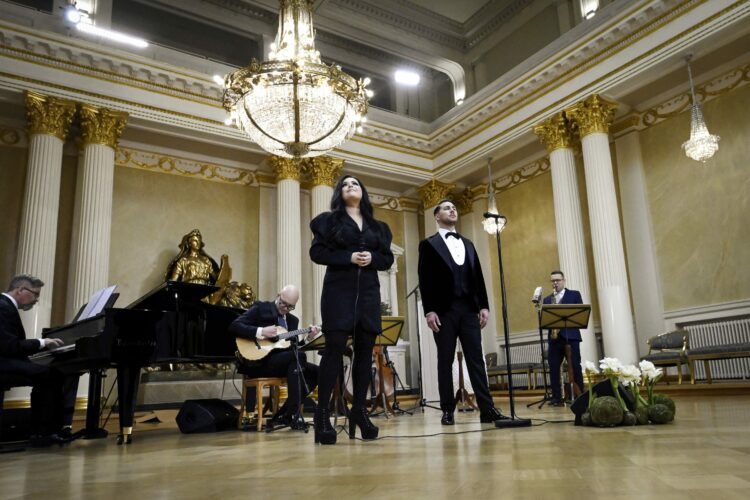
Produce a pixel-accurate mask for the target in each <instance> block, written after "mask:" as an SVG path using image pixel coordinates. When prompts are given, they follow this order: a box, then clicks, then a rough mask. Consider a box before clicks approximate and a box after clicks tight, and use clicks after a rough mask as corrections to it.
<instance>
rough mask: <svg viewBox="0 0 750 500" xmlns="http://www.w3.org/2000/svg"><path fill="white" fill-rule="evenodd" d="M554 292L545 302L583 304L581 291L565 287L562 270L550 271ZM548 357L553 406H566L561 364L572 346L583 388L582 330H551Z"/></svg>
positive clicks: (575, 374)
mask: <svg viewBox="0 0 750 500" xmlns="http://www.w3.org/2000/svg"><path fill="white" fill-rule="evenodd" d="M550 281H551V282H552V293H551V294H550V295H548V296H547V297H545V298H544V303H545V304H583V299H582V298H581V292H579V291H578V290H568V289H567V288H565V275H564V274H563V272H562V271H552V272H551V273H550ZM547 342H548V344H547V359H548V361H549V369H550V383H551V384H552V401H551V402H550V404H551V405H552V406H564V405H565V403H564V402H563V399H562V392H561V390H560V365H561V364H562V360H563V359H564V358H565V346H566V345H569V346H570V355H571V364H572V365H573V366H572V368H573V380H574V381H575V383H576V384H578V387H579V388H583V371H582V370H581V330H579V329H578V328H562V329H553V330H549V334H548V337H547Z"/></svg>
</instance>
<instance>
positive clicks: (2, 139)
mask: <svg viewBox="0 0 750 500" xmlns="http://www.w3.org/2000/svg"><path fill="white" fill-rule="evenodd" d="M21 133H22V131H19V130H18V129H15V128H11V127H0V144H2V145H3V146H15V145H17V144H18V143H19V142H21Z"/></svg>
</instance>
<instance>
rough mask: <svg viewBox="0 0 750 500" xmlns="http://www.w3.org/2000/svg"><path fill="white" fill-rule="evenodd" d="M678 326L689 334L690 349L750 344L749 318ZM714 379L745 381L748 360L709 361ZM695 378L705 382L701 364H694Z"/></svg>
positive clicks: (704, 373)
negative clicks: (742, 343)
mask: <svg viewBox="0 0 750 500" xmlns="http://www.w3.org/2000/svg"><path fill="white" fill-rule="evenodd" d="M678 326H680V327H682V328H684V329H685V330H687V331H689V332H690V347H705V346H709V345H720V344H738V343H741V342H750V316H748V317H741V318H732V319H726V318H722V319H720V320H711V321H702V322H698V323H683V324H679V325H678ZM709 363H711V365H710V366H711V377H712V378H714V379H746V378H748V376H750V359H747V358H744V359H722V360H717V361H709ZM695 378H696V379H697V380H705V379H706V372H705V370H704V369H703V362H702V361H701V362H698V363H696V364H695Z"/></svg>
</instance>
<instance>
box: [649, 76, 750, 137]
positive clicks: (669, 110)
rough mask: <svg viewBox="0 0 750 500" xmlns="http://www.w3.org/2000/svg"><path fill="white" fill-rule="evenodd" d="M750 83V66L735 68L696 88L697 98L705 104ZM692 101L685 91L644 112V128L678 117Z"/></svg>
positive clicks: (688, 93) (688, 92) (688, 107)
mask: <svg viewBox="0 0 750 500" xmlns="http://www.w3.org/2000/svg"><path fill="white" fill-rule="evenodd" d="M748 83H750V64H746V65H745V66H741V67H739V68H735V69H733V70H731V71H729V72H727V73H724V74H723V75H721V76H718V77H716V78H714V79H713V80H711V81H709V82H707V83H705V84H703V85H701V86H699V87H696V89H695V97H696V98H697V99H698V102H701V103H703V102H706V101H710V100H713V99H716V98H717V97H720V96H722V95H724V94H727V93H729V92H731V91H733V90H735V89H738V88H740V87H744V86H745V85H747V84H748ZM690 101H691V99H690V91H685V92H683V93H681V94H679V95H677V96H675V97H673V98H672V99H669V100H668V101H665V102H663V103H661V104H657V105H656V106H654V107H652V108H650V109H648V110H646V111H644V112H643V113H642V114H641V123H642V125H643V126H644V127H650V126H652V125H655V124H657V123H659V122H663V121H664V120H666V119H668V118H672V117H673V116H677V115H679V114H680V113H682V112H683V111H685V110H687V109H690V105H691V104H692V103H691V102H690Z"/></svg>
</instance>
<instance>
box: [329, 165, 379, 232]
mask: <svg viewBox="0 0 750 500" xmlns="http://www.w3.org/2000/svg"><path fill="white" fill-rule="evenodd" d="M350 178H351V179H354V180H355V181H357V182H358V183H359V188H360V189H361V190H362V199H361V200H359V211H360V213H361V214H362V218H363V219H364V220H365V221H366V222H367V225H369V226H370V227H371V228H372V229H373V230H374V231H375V232H376V233H378V234H380V233H381V231H380V224H379V223H378V222H377V221H376V220H375V216H374V214H373V209H372V203H370V195H369V194H367V188H366V187H365V185H364V184H363V183H362V181H361V180H359V179H358V178H356V177H354V176H353V175H349V174H344V175H342V176H341V177H340V178H339V180H338V182H336V186H335V187H334V188H333V196H331V212H332V213H333V218H334V219H333V220H334V221H335V224H334V225H333V227H332V228H331V229H332V230H333V237H334V238H335V239H336V240H338V239H339V236H340V234H339V233H340V232H341V224H340V222H341V220H342V217H343V216H345V215H347V214H346V203H344V197H343V196H342V195H341V191H342V190H343V188H344V181H345V180H346V179H350Z"/></svg>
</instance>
